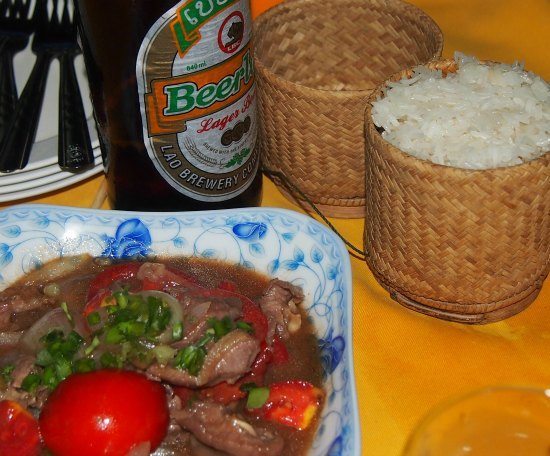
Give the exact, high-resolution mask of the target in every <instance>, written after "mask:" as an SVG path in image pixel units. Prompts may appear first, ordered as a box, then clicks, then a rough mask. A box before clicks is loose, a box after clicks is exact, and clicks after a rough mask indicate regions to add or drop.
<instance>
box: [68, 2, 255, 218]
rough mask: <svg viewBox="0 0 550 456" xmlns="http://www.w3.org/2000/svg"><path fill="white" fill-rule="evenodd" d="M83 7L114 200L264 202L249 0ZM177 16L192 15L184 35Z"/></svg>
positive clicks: (121, 204) (217, 204) (176, 206)
mask: <svg viewBox="0 0 550 456" xmlns="http://www.w3.org/2000/svg"><path fill="white" fill-rule="evenodd" d="M182 6H185V7H186V10H185V11H184V10H183V8H182ZM210 6H211V7H212V11H210ZM77 8H78V14H79V17H80V34H81V40H82V48H83V52H84V58H85V63H86V68H87V73H88V78H89V82H90V91H91V97H92V102H93V106H94V113H95V116H96V121H97V125H98V133H99V137H100V144H101V151H102V155H103V160H104V164H105V170H106V175H107V182H108V195H109V199H110V202H111V205H112V207H113V208H115V209H123V210H160V211H164V210H202V209H221V208H232V207H246V206H257V205H259V204H260V200H261V192H262V180H261V173H260V172H259V171H258V165H259V157H258V151H257V148H255V147H254V146H255V144H256V131H257V126H256V122H257V119H256V109H255V92H254V90H255V87H254V81H253V73H252V71H251V67H250V53H249V46H250V43H249V37H250V29H251V21H250V9H249V4H248V1H245V0H207V1H204V2H201V1H195V2H193V1H187V2H184V1H180V2H176V1H174V0H117V1H114V2H112V1H107V0H78V1H77ZM190 8H194V9H190ZM203 13H204V14H203ZM162 18H165V19H162ZM166 18H169V19H166ZM178 20H179V21H180V22H181V21H187V22H186V23H183V24H181V25H182V28H185V27H187V28H186V29H185V33H184V34H180V35H181V36H180V38H179V41H177V39H176V37H177V36H178V35H176V32H175V31H174V30H176V27H175V26H174V24H176V26H177V25H178V24H179V23H178V22H177V21H178ZM159 23H161V25H160V26H159ZM197 24H198V25H197ZM159 27H160V28H159ZM191 27H195V30H191V32H199V33H198V36H199V38H198V41H197V38H196V35H197V33H194V34H193V33H191V32H190V31H189V29H190V28H191ZM169 30H171V31H169ZM170 34H172V35H173V36H174V37H173V38H169V37H170V36H171V35H170ZM184 35H185V36H184ZM182 36H183V38H182ZM209 36H210V38H217V39H210V40H209V41H206V38H208V37H209ZM155 40H156V41H155ZM170 40H172V41H170ZM193 40H195V41H194V42H193ZM200 40H202V41H200ZM186 46H187V47H186ZM144 51H145V52H146V53H144ZM144 55H145V56H146V57H144ZM182 56H183V57H182ZM203 56H204V59H203ZM138 59H141V60H140V61H141V62H144V63H143V67H140V66H139V65H138ZM163 60H164V63H162V61H163ZM159 62H160V63H159ZM167 62H168V63H167ZM193 62H195V63H193ZM197 62H198V63H197ZM136 65H137V66H136ZM145 66H147V68H146V69H144V68H145ZM136 68H137V69H136ZM149 68H151V71H150V73H151V74H152V76H148V75H146V76H144V78H143V80H141V74H142V73H143V74H146V73H147V71H149ZM224 71H225V73H223V72H224ZM222 79H223V80H225V81H222ZM159 81H160V83H162V85H160V86H155V84H156V83H157V82H159ZM230 83H231V84H230ZM201 84H202V85H201ZM206 85H208V86H210V87H206V88H203V86H206ZM191 88H196V89H197V92H196V93H193V94H191ZM140 90H141V92H140ZM155 90H156V92H155ZM213 90H215V93H214V95H212V91H213ZM152 94H153V95H154V96H156V97H157V98H156V99H154V97H153V96H152ZM155 94H159V95H155ZM224 97H225V98H224ZM228 102H233V104H229V105H228ZM147 103H149V104H147ZM159 103H166V104H165V105H163V106H158V105H159ZM195 103H196V105H197V106H196V107H195ZM191 108H193V109H191ZM245 111H246V112H245ZM155 116H156V117H155ZM150 119H153V120H150ZM159 119H160V120H159ZM172 119H176V121H175V122H172ZM144 125H145V127H144ZM201 135H202V136H201ZM247 145H248V147H247ZM189 151H190V152H189ZM185 154H187V155H189V154H191V155H189V157H190V158H189V157H187V155H185ZM186 160H188V161H186ZM202 168H205V169H207V170H206V171H204V172H203V169H202Z"/></svg>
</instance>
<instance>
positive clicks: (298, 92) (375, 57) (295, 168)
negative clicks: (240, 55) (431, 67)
mask: <svg viewBox="0 0 550 456" xmlns="http://www.w3.org/2000/svg"><path fill="white" fill-rule="evenodd" d="M254 33H255V35H254V40H255V65H256V76H257V83H258V95H259V108H260V118H261V124H260V132H259V145H260V150H261V153H262V156H263V163H264V166H265V167H266V168H269V169H271V170H275V171H278V172H281V173H283V174H284V175H285V176H286V177H287V178H288V179H289V180H290V181H291V182H292V183H293V184H294V185H296V186H298V187H299V188H300V189H301V190H302V191H303V192H304V194H305V195H306V196H307V197H308V198H309V199H311V200H312V201H313V202H314V203H316V204H317V205H318V206H319V207H320V208H321V209H322V210H323V211H324V212H325V214H326V215H330V216H335V217H363V216H364V205H365V185H364V183H365V168H364V120H363V116H364V110H365V104H366V101H367V98H368V96H369V94H370V93H371V91H372V90H373V89H374V88H375V87H376V86H377V85H378V84H379V83H381V82H382V81H384V80H385V79H386V78H387V77H389V76H390V75H391V74H393V73H395V72H396V71H400V70H402V69H403V68H407V67H410V66H413V65H415V64H419V63H425V62H428V61H430V60H432V59H434V58H438V57H439V56H440V55H441V50H442V47H443V38H442V34H441V31H440V29H439V28H438V26H437V25H436V24H435V23H434V22H433V20H432V19H430V18H429V17H428V16H427V15H426V14H425V13H423V12H422V11H421V10H419V9H418V8H416V7H414V6H412V5H410V4H407V3H404V2H401V1H399V0H333V1H331V2H325V3H323V4H322V6H321V5H320V3H319V2H318V0H290V1H286V2H284V3H282V4H279V5H278V6H276V7H274V8H272V9H271V10H269V11H268V12H266V13H264V14H263V15H261V16H260V17H259V18H258V20H257V21H256V23H255V29H254ZM281 190H282V191H283V193H285V195H286V196H287V197H289V198H290V199H292V197H290V196H289V195H288V193H287V192H285V191H284V189H281Z"/></svg>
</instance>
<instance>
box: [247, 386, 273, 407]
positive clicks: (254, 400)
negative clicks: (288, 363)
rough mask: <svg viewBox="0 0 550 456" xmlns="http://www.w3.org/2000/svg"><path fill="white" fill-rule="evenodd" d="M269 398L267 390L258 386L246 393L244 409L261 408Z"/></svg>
mask: <svg viewBox="0 0 550 456" xmlns="http://www.w3.org/2000/svg"><path fill="white" fill-rule="evenodd" d="M268 398H269V388H268V387H266V386H260V387H258V388H252V389H251V390H250V391H249V392H248V398H247V399H246V407H247V408H249V409H256V408H260V407H262V406H263V405H264V404H265V403H266V401H267V399H268Z"/></svg>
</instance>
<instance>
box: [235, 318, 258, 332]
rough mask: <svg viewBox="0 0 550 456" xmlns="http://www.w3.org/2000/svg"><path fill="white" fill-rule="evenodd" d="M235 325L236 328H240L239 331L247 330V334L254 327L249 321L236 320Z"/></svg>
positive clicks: (252, 330)
mask: <svg viewBox="0 0 550 456" xmlns="http://www.w3.org/2000/svg"><path fill="white" fill-rule="evenodd" d="M236 326H237V328H238V329H240V330H241V331H244V332H247V333H248V334H253V333H254V328H253V327H252V325H251V324H250V323H247V322H246V321H238V322H237V323H236Z"/></svg>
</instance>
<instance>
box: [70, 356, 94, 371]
mask: <svg viewBox="0 0 550 456" xmlns="http://www.w3.org/2000/svg"><path fill="white" fill-rule="evenodd" d="M95 367H96V366H95V361H94V360H93V359H92V358H81V359H77V360H76V361H75V362H74V366H73V370H74V371H75V372H79V373H84V372H91V371H93V370H94V369H95Z"/></svg>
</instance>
